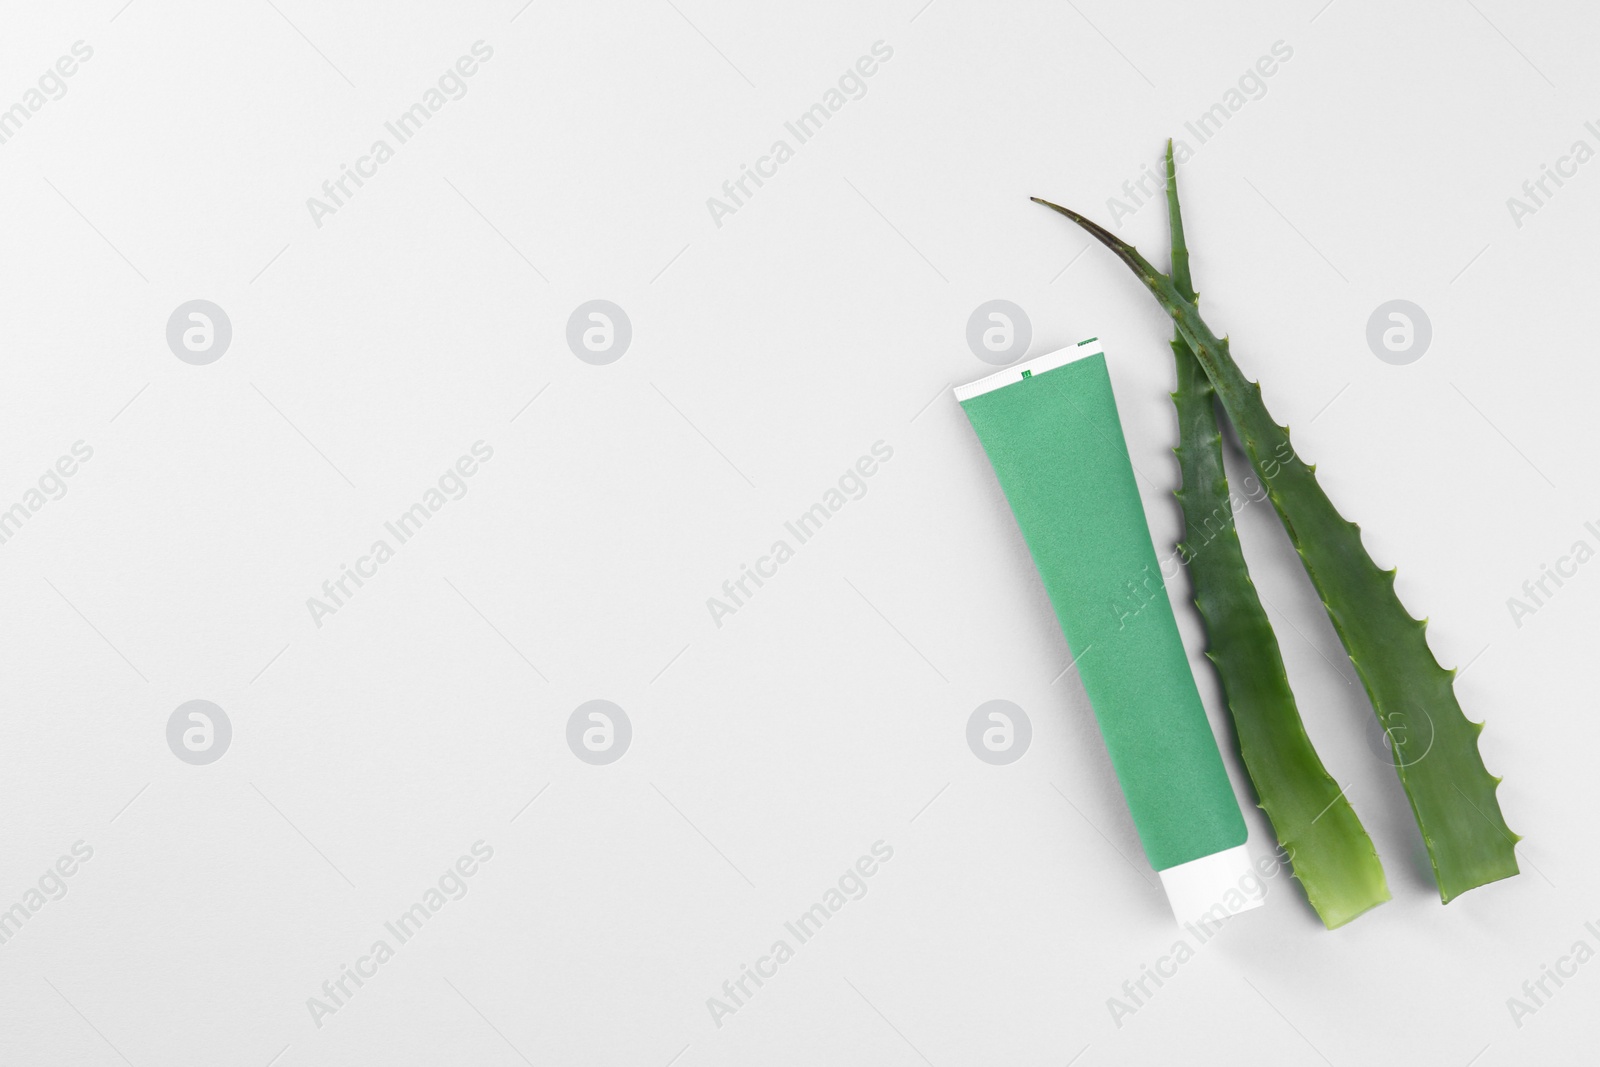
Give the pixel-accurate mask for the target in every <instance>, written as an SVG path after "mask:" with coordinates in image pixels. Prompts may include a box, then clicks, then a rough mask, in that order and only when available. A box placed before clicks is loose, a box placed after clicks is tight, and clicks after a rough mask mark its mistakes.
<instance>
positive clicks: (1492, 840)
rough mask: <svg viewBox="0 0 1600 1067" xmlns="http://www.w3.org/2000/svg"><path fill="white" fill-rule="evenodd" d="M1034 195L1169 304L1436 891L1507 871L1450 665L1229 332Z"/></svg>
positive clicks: (1130, 251) (1502, 826)
mask: <svg viewBox="0 0 1600 1067" xmlns="http://www.w3.org/2000/svg"><path fill="white" fill-rule="evenodd" d="M1033 199H1034V200H1035V202H1037V203H1040V204H1043V205H1044V206H1045V207H1048V208H1050V209H1051V210H1053V211H1056V212H1059V213H1060V214H1062V215H1065V216H1066V217H1067V218H1069V219H1071V220H1072V221H1073V222H1075V223H1077V224H1078V225H1079V226H1081V227H1082V228H1083V229H1084V230H1086V231H1088V233H1089V234H1090V235H1091V236H1093V237H1094V238H1095V239H1096V240H1098V241H1100V242H1101V243H1102V244H1104V245H1105V246H1106V247H1107V248H1109V249H1111V251H1112V252H1113V253H1115V254H1116V256H1117V258H1119V259H1121V260H1122V262H1123V263H1124V264H1126V265H1127V267H1128V268H1129V269H1130V270H1132V271H1133V273H1134V275H1135V276H1137V277H1138V279H1139V280H1140V281H1141V282H1142V283H1143V284H1144V286H1145V288H1147V289H1149V290H1150V292H1151V293H1152V294H1153V295H1154V296H1155V298H1156V300H1157V301H1158V302H1159V303H1160V304H1161V306H1162V308H1164V309H1165V310H1166V312H1167V314H1168V315H1169V316H1171V318H1172V320H1173V322H1174V323H1175V324H1176V325H1177V328H1178V333H1179V335H1180V336H1181V337H1182V338H1183V340H1184V341H1185V342H1187V344H1188V346H1189V348H1190V350H1191V351H1192V352H1193V353H1194V355H1195V357H1196V358H1197V359H1198V360H1199V362H1200V365H1201V366H1202V368H1204V370H1205V372H1206V377H1207V378H1208V379H1209V380H1210V382H1211V385H1212V387H1213V388H1214V389H1215V390H1216V395H1217V397H1218V398H1219V399H1220V400H1221V401H1222V406H1223V408H1224V410H1225V411H1226V412H1227V414H1228V418H1229V419H1230V421H1232V423H1233V426H1234V428H1235V430H1236V431H1237V432H1238V434H1239V439H1240V442H1241V444H1243V445H1244V449H1245V452H1246V454H1247V455H1248V456H1249V457H1250V463H1251V466H1253V467H1254V468H1255V471H1256V474H1257V476H1258V477H1259V478H1260V479H1261V482H1262V484H1263V486H1265V487H1266V490H1267V496H1268V498H1269V499H1270V500H1271V501H1272V506H1273V508H1274V509H1275V510H1276V511H1277V513H1278V518H1279V520H1280V521H1281V522H1282V523H1283V528H1284V530H1285V531H1287V533H1288V535H1289V540H1290V541H1291V543H1293V545H1294V547H1295V551H1296V552H1298V553H1299V555H1300V560H1301V563H1302V564H1303V565H1304V566H1305V569H1306V573H1307V574H1308V575H1310V577H1311V581H1312V584H1314V585H1315V586H1316V588H1317V592H1318V594H1319V595H1320V596H1321V598H1322V603H1323V607H1324V608H1326V609H1327V612H1328V618H1329V619H1330V620H1331V621H1332V623H1333V628H1334V630H1335V632H1337V633H1338V635H1339V640H1340V641H1341V642H1343V644H1344V648H1345V651H1346V652H1347V653H1348V654H1349V656H1350V662H1351V663H1352V664H1353V665H1354V666H1355V669H1356V673H1357V675H1358V676H1359V677H1360V678H1361V683H1362V685H1363V686H1364V687H1365V688H1366V691H1367V697H1368V699H1369V700H1370V701H1371V702H1372V707H1373V711H1374V712H1375V713H1376V715H1377V716H1378V721H1379V723H1380V724H1382V726H1383V728H1384V730H1385V732H1386V733H1387V734H1388V736H1389V739H1390V742H1391V745H1392V748H1393V752H1394V764H1395V769H1396V771H1397V773H1398V774H1399V776H1400V783H1401V785H1402V786H1404V787H1405V791H1406V796H1407V798H1408V799H1409V800H1410V802H1411V811H1412V815H1413V816H1415V818H1416V821H1417V826H1418V828H1419V829H1420V830H1421V831H1422V839H1423V842H1424V844H1426V846H1427V849H1428V858H1429V860H1430V861H1431V863H1432V864H1433V872H1434V878H1435V879H1436V881H1437V882H1438V885H1439V897H1440V899H1441V900H1443V901H1444V902H1445V903H1449V902H1450V901H1451V900H1452V899H1454V898H1455V897H1457V896H1459V895H1460V894H1462V893H1465V892H1466V891H1467V890H1469V889H1474V888H1476V887H1478V886H1481V885H1485V884H1487V883H1489V882H1493V881H1496V880H1498V879H1501V878H1509V877H1511V876H1512V875H1514V874H1517V873H1518V869H1517V860H1516V853H1515V845H1516V842H1517V841H1518V840H1519V838H1518V837H1517V835H1516V834H1513V833H1512V832H1511V831H1510V829H1509V828H1508V827H1507V826H1506V823H1505V819H1504V817H1503V816H1502V815H1501V813H1500V803H1499V801H1498V799H1497V798H1496V796H1495V790H1496V789H1497V788H1498V786H1499V784H1500V779H1498V778H1496V777H1494V776H1493V775H1491V774H1490V773H1489V772H1488V771H1487V770H1486V769H1485V768H1484V765H1483V757H1482V756H1481V755H1480V754H1479V752H1478V734H1479V733H1480V732H1482V730H1483V724H1482V723H1475V722H1471V721H1469V720H1468V719H1467V717H1466V716H1465V715H1464V714H1463V713H1462V711H1461V705H1460V704H1459V703H1458V702H1457V700H1456V696H1455V690H1454V684H1453V683H1454V678H1455V673H1456V672H1455V671H1454V670H1448V671H1447V670H1445V669H1444V668H1442V667H1440V666H1439V663H1438V661H1437V660H1435V659H1434V656H1433V652H1432V650H1431V649H1429V648H1428V641H1427V638H1426V636H1424V630H1425V629H1426V623H1424V622H1421V621H1419V620H1417V619H1415V618H1413V617H1412V616H1411V614H1410V613H1409V612H1408V611H1406V609H1405V605H1403V604H1401V603H1400V598H1399V596H1398V595H1397V594H1396V593H1395V590H1394V575H1395V572H1394V571H1393V570H1389V571H1385V570H1381V569H1380V568H1379V567H1378V566H1377V564H1375V563H1374V562H1373V561H1372V557H1371V556H1369V555H1368V554H1367V551H1366V548H1365V547H1364V546H1363V545H1362V543H1361V531H1360V528H1359V527H1357V526H1356V525H1355V524H1354V523H1352V522H1350V521H1349V520H1347V519H1345V518H1344V517H1343V516H1342V515H1340V514H1339V512H1338V510H1337V509H1336V508H1335V507H1334V506H1333V502H1332V501H1330V500H1329V499H1328V495H1327V493H1325V492H1324V491H1323V489H1322V486H1321V485H1320V484H1318V482H1317V478H1316V471H1315V468H1314V467H1313V466H1312V465H1310V464H1308V463H1306V462H1305V461H1304V460H1303V459H1302V458H1301V457H1300V455H1299V454H1298V453H1297V452H1295V450H1294V446H1293V444H1292V443H1291V441H1290V438H1289V430H1288V428H1287V427H1285V426H1281V425H1279V424H1278V423H1277V422H1276V421H1275V420H1274V419H1273V418H1272V415H1271V413H1270V412H1268V410H1267V407H1266V404H1265V403H1264V402H1263V401H1262V399H1261V387H1260V386H1259V385H1258V384H1257V383H1255V382H1252V381H1250V380H1249V379H1247V378H1246V377H1245V376H1244V372H1243V371H1241V370H1240V369H1239V366H1238V364H1236V363H1235V362H1234V360H1233V356H1232V354H1231V353H1230V352H1229V349H1228V342H1227V341H1226V340H1225V339H1222V338H1218V337H1217V335H1216V334H1215V333H1213V332H1212V330H1211V328H1210V327H1209V326H1207V325H1206V323H1205V321H1204V320H1203V319H1201V317H1200V312H1199V310H1198V309H1196V307H1195V305H1194V303H1193V302H1192V301H1190V300H1187V299H1185V298H1184V296H1183V295H1182V294H1181V293H1179V292H1178V290H1177V289H1176V288H1175V287H1174V285H1173V283H1172V279H1171V278H1169V277H1167V276H1166V275H1165V274H1162V273H1161V272H1160V271H1158V270H1156V269H1155V267H1153V266H1151V264H1150V261H1149V260H1147V259H1145V258H1144V257H1143V256H1142V255H1140V254H1139V251H1138V249H1136V248H1134V247H1133V246H1132V245H1130V244H1128V243H1127V242H1126V241H1123V240H1122V239H1120V238H1118V237H1117V236H1116V235H1115V234H1113V233H1111V232H1110V231H1108V230H1106V229H1105V228H1104V227H1102V226H1100V225H1098V224H1096V223H1094V222H1092V221H1090V220H1089V219H1087V218H1085V217H1084V216H1082V215H1080V214H1078V213H1077V212H1076V211H1073V210H1072V209H1070V208H1064V207H1061V206H1060V205H1057V204H1052V203H1050V202H1048V201H1045V200H1040V199H1038V198H1037V197H1035V198H1033Z"/></svg>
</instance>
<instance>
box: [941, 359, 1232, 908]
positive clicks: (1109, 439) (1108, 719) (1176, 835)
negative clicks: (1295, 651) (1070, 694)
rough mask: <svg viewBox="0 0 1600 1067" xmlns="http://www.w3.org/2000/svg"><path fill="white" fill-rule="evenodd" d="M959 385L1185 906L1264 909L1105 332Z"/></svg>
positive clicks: (1146, 829) (1161, 863) (1141, 822)
mask: <svg viewBox="0 0 1600 1067" xmlns="http://www.w3.org/2000/svg"><path fill="white" fill-rule="evenodd" d="M955 395H956V399H957V400H958V401H960V403H961V407H962V409H963V410H964V411H966V413H967V419H968V420H969V421H970V422H971V423H972V428H973V430H974V431H975V432H976V433H977V435H978V440H979V441H980V442H982V444H983V449H984V451H985V452H986V453H987V454H988V456H989V462H990V464H991V465H992V466H993V467H994V473H995V476H996V477H997V478H998V479H999V481H1000V487H1001V489H1002V490H1004V492H1005V496H1006V501H1007V502H1008V503H1009V504H1010V505H1011V512H1012V514H1013V515H1014V516H1015V517H1016V520H1017V526H1018V527H1020V528H1021V531H1022V537H1023V540H1024V541H1025V542H1026V543H1027V546H1028V551H1029V553H1031V554H1032V556H1033V562H1034V565H1035V566H1036V567H1037V568H1038V571H1039V577H1040V578H1041V579H1042V580H1043V581H1044V587H1045V592H1046V593H1048V594H1049V597H1050V603H1051V605H1052V606H1053V607H1054V608H1055V613H1056V618H1057V619H1058V620H1059V621H1060V623H1061V629H1062V631H1063V632H1064V633H1065V634H1066V638H1067V645H1068V647H1069V649H1070V650H1071V652H1072V656H1073V661H1074V663H1075V664H1076V665H1077V671H1078V675H1079V677H1080V678H1082V680H1083V686H1084V689H1085V690H1087V692H1088V694H1089V702H1090V704H1091V705H1092V706H1093V708H1094V714H1095V718H1096V719H1097V720H1098V722H1099V724H1100V733H1101V735H1102V737H1104V739H1105V744H1106V750H1107V752H1109V753H1110V756H1111V764H1112V767H1113V768H1115V770H1116V774H1117V780H1118V781H1119V782H1120V783H1121V785H1122V792H1123V796H1124V797H1126V799H1127V802H1128V810H1129V811H1130V812H1131V813H1132V815H1133V823H1134V826H1135V827H1136V828H1137V830H1138V832H1139V840H1140V843H1141V844H1142V845H1143V846H1144V852H1145V855H1146V856H1147V857H1148V858H1149V860H1150V865H1151V866H1152V867H1153V868H1155V870H1156V871H1158V872H1159V873H1160V875H1161V882H1162V885H1163V887H1164V888H1165V889H1166V892H1167V898H1168V901H1169V903H1170V904H1171V905H1172V910H1173V913H1174V915H1175V916H1176V917H1177V918H1178V920H1179V921H1180V922H1189V921H1192V920H1194V919H1197V918H1205V919H1219V918H1223V917H1226V916H1227V915H1229V914H1232V913H1234V912H1237V911H1244V910H1246V909H1247V908H1250V907H1254V906H1256V905H1257V904H1259V903H1260V901H1261V897H1260V895H1259V881H1258V880H1257V879H1256V877H1255V872H1254V869H1253V868H1252V866H1251V862H1250V857H1249V854H1248V852H1247V851H1246V848H1245V837H1246V829H1245V824H1244V817H1243V815H1242V814H1241V813H1240V811H1239V801H1238V800H1237V798H1236V797H1235V796H1234V793H1233V786H1232V784H1231V783H1230V782H1229V781H1228V774H1227V771H1226V769H1225V768H1224V767H1223V763H1222V755H1221V753H1220V752H1219V751H1218V749H1217V741H1216V738H1215V737H1214V736H1213V735H1212V733H1211V724H1210V722H1209V721H1208V720H1207V718H1206V712H1205V706H1204V705H1203V704H1202V703H1201V701H1200V693H1199V690H1198V689H1196V688H1195V683H1194V675H1193V673H1192V672H1191V671H1190V669H1189V659H1188V656H1187V655H1186V654H1185V652H1184V648H1183V641H1182V638H1181V637H1180V636H1179V634H1178V627H1177V623H1176V621H1175V620H1174V619H1173V615H1172V604H1171V602H1170V601H1169V600H1168V599H1167V592H1166V587H1165V586H1164V585H1163V584H1162V580H1161V568H1160V565H1159V564H1158V563H1157V561H1156V553H1155V546H1154V545H1153V544H1152V542H1151V539H1150V528H1149V526H1148V525H1147V524H1146V522H1145V515H1144V508H1143V505H1142V504H1141V503H1140V501H1139V490H1138V487H1137V486H1136V485H1135V484H1134V479H1133V464H1132V461H1131V460H1130V459H1129V458H1128V446H1127V444H1126V442H1125V441H1124V439H1123V436H1122V422H1121V420H1120V419H1119V418H1118V417H1117V404H1116V399H1115V398H1114V397H1113V396H1112V393H1111V378H1110V376H1109V375H1108V374H1107V373H1106V360H1105V355H1104V354H1103V353H1102V352H1101V349H1100V345H1099V342H1098V341H1097V340H1095V339H1092V338H1091V339H1090V340H1088V341H1084V342H1082V343H1081V344H1079V345H1078V346H1077V347H1076V348H1068V349H1063V350H1061V351H1058V352H1053V353H1050V354H1049V355H1044V356H1040V357H1038V358H1037V359H1032V360H1028V361H1026V362H1023V363H1018V364H1015V365H1013V366H1010V367H1007V368H1006V369H1005V370H1002V371H1000V372H999V373H997V374H991V375H989V376H988V377H986V378H983V379H981V380H979V381H976V382H973V383H972V384H970V385H964V386H960V387H958V388H957V389H956V390H955ZM1246 887H1249V890H1247V889H1246Z"/></svg>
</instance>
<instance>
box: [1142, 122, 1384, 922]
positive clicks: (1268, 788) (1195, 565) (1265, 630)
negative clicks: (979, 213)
mask: <svg viewBox="0 0 1600 1067" xmlns="http://www.w3.org/2000/svg"><path fill="white" fill-rule="evenodd" d="M1177 183H1178V176H1177V168H1176V167H1175V166H1174V164H1173V159H1172V142H1171V141H1168V142H1167V215H1168V218H1169V219H1170V220H1171V225H1172V270H1171V274H1170V277H1171V279H1172V287H1173V288H1174V289H1175V290H1177V292H1178V295H1179V296H1182V297H1183V298H1184V299H1185V300H1187V301H1189V302H1190V303H1191V304H1195V305H1196V306H1198V304H1199V297H1198V296H1197V294H1196V293H1195V291H1194V284H1193V282H1192V281H1191V279H1190V275H1189V246H1188V242H1187V241H1186V240H1185V239H1184V235H1183V215H1182V213H1181V212H1180V211H1179V208H1178V184H1177ZM1172 355H1173V358H1174V361H1175V363H1176V365H1177V388H1176V389H1175V390H1174V391H1173V393H1172V404H1173V407H1174V408H1176V409H1177V412H1178V447H1177V448H1174V449H1173V450H1172V451H1173V452H1174V453H1175V454H1176V455H1177V457H1178V469H1179V471H1180V473H1181V475H1182V482H1181V488H1179V489H1178V491H1177V492H1176V493H1174V494H1173V495H1174V496H1176V497H1177V498H1178V502H1179V503H1180V504H1181V505H1182V506H1183V520H1184V531H1185V539H1184V541H1183V542H1181V543H1180V544H1179V546H1178V549H1179V551H1180V552H1181V553H1182V554H1183V559H1184V561H1185V563H1186V564H1187V566H1188V570H1189V581H1190V584H1191V586H1192V588H1193V590H1194V604H1195V607H1197V608H1198V609H1199V610H1200V615H1201V618H1202V619H1204V620H1205V632H1206V637H1207V641H1208V645H1209V647H1208V648H1207V650H1206V658H1207V659H1209V660H1210V661H1211V664H1212V666H1213V667H1215V668H1216V671H1217V677H1218V679H1219V680H1220V681H1221V683H1222V692H1223V697H1224V698H1225V699H1226V700H1227V703H1228V710H1229V712H1230V713H1231V714H1232V716H1233V725H1234V732H1235V734H1236V736H1237V737H1238V741H1239V755H1240V756H1241V758H1243V760H1244V765H1245V770H1247V771H1248V772H1249V773H1250V780H1251V782H1253V783H1254V784H1255V789H1256V796H1257V797H1258V798H1259V800H1260V803H1261V809H1262V810H1263V811H1265V812H1266V813H1267V818H1269V819H1270V820H1272V828H1273V832H1274V833H1275V834H1277V837H1278V843H1279V844H1280V845H1281V846H1282V847H1283V850H1284V852H1285V853H1286V854H1287V855H1288V857H1289V864H1290V867H1291V869H1292V870H1293V872H1294V876H1295V877H1296V878H1298V879H1299V880H1300V884H1301V885H1302V886H1303V887H1304V888H1305V891H1306V899H1307V900H1309V901H1310V902H1311V906H1312V907H1313V908H1314V909H1316V912H1317V915H1318V917H1319V918H1321V919H1322V922H1323V925H1324V926H1326V927H1327V928H1328V929H1330V930H1332V929H1334V928H1336V927H1339V926H1343V925H1344V924H1345V923H1347V922H1349V921H1350V920H1351V919H1354V918H1355V917H1356V916H1358V915H1361V914H1363V913H1364V912H1367V911H1370V910H1371V909H1373V908H1375V907H1377V906H1378V905H1379V904H1382V903H1383V902H1385V901H1386V900H1388V899H1389V883H1388V882H1387V881H1386V880H1385V878H1384V876H1383V864H1382V863H1381V862H1380V861H1379V859H1378V852H1377V849H1375V848H1373V847H1372V838H1370V837H1368V836H1367V831H1366V829H1365V828H1364V827H1363V826H1362V825H1361V820H1360V818H1359V817H1357V815H1356V812H1355V809H1354V808H1352V807H1351V806H1350V801H1349V800H1347V799H1346V798H1345V795H1344V790H1343V789H1341V788H1339V785H1338V783H1336V782H1335V781H1334V780H1333V778H1332V776H1330V775H1329V774H1328V772H1327V770H1326V768H1324V767H1323V765H1322V760H1321V759H1319V758H1318V757H1317V750H1316V748H1315V747H1314V746H1313V745H1312V744H1311V738H1310V737H1308V736H1307V735H1306V730H1305V725H1304V724H1303V723H1302V722H1301V720H1300V712H1299V709H1298V708H1297V707H1296V706H1295V700H1294V692H1293V691H1292V690H1291V689H1290V687H1289V677H1288V675H1287V673H1285V671H1284V667H1283V655H1282V653H1281V652H1280V651H1279V649H1278V640H1277V638H1276V637H1275V636H1274V634H1273V632H1272V622H1271V620H1269V619H1268V618H1267V613H1266V610H1265V609H1264V608H1263V607H1262V606H1261V598H1260V597H1259V596H1257V595H1256V587H1255V583H1254V582H1252V581H1251V580H1250V570H1249V567H1248V566H1247V565H1246V564H1245V558H1244V550H1243V548H1242V547H1241V546H1240V544H1239V534H1238V531H1237V530H1236V529H1235V528H1234V516H1233V505H1232V501H1231V498H1230V495H1229V492H1228V475H1227V470H1226V468H1225V467H1224V466H1223V461H1222V433H1221V430H1220V428H1219V426H1218V424H1217V410H1216V391H1215V390H1214V389H1212V387H1211V382H1210V380H1209V379H1208V378H1207V377H1206V374H1205V371H1204V369H1202V368H1201V366H1200V363H1199V361H1198V360H1196V359H1195V356H1194V353H1193V352H1191V351H1190V350H1189V346H1188V345H1187V344H1185V343H1184V340H1183V336H1182V335H1181V334H1180V335H1178V336H1177V337H1176V338H1175V339H1174V340H1173V341H1172Z"/></svg>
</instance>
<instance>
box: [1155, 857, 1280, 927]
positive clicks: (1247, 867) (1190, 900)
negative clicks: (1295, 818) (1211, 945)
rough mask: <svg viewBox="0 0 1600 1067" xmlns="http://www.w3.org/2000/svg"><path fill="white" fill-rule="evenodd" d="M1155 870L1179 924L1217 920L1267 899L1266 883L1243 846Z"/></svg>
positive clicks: (1213, 922) (1255, 906) (1258, 905)
mask: <svg viewBox="0 0 1600 1067" xmlns="http://www.w3.org/2000/svg"><path fill="white" fill-rule="evenodd" d="M1158 873H1159V874H1160V875H1161V885H1162V886H1163V887H1164V888H1165V889H1166V891H1167V903H1169V904H1171V905H1172V914H1173V915H1174V916H1176V917H1177V920H1178V922H1180V923H1191V922H1204V923H1211V924H1215V923H1220V922H1221V921H1222V920H1223V919H1226V918H1228V916H1230V915H1237V914H1238V913H1239V912H1241V911H1249V910H1250V909H1251V908H1259V907H1260V906H1261V904H1262V902H1263V901H1265V900H1266V899H1267V893H1266V889H1267V887H1266V883H1265V882H1263V881H1262V879H1261V877H1260V873H1259V872H1258V871H1257V870H1256V868H1255V864H1254V863H1252V862H1251V861H1250V852H1249V850H1248V849H1246V848H1245V846H1243V845H1238V846H1235V847H1234V848H1230V849H1224V850H1223V851H1221V852H1213V853H1212V854H1211V855H1209V856H1201V857H1200V858H1199V859H1193V860H1190V861H1189V862H1187V863H1180V864H1178V865H1177V866H1176V867H1168V868H1167V869H1166V870H1164V871H1160V872H1158Z"/></svg>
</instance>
